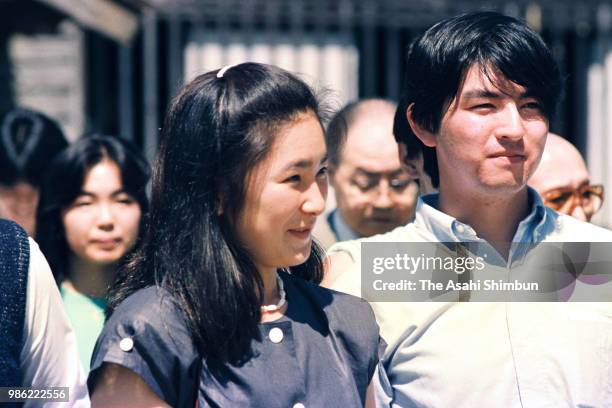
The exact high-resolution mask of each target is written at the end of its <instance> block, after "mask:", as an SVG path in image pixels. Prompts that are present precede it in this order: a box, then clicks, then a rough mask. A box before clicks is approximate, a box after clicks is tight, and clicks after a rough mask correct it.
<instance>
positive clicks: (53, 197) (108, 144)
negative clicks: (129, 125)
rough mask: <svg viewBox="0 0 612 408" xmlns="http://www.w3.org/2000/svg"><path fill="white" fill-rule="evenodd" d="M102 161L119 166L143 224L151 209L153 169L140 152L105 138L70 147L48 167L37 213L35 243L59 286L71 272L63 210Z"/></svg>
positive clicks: (89, 138) (118, 140)
mask: <svg viewBox="0 0 612 408" xmlns="http://www.w3.org/2000/svg"><path fill="white" fill-rule="evenodd" d="M103 160H110V161H112V162H113V163H115V164H117V166H118V167H119V171H120V173H121V181H122V184H123V188H124V190H125V191H126V192H127V193H128V194H129V195H130V196H132V197H133V198H134V199H135V200H136V201H137V202H138V204H139V206H140V209H141V212H142V214H143V216H142V217H141V223H140V224H141V226H142V225H143V222H144V215H145V214H146V212H147V210H148V200H147V196H146V185H147V182H148V180H149V177H150V170H149V165H148V164H147V162H146V160H145V159H144V157H143V156H142V155H141V154H140V153H139V152H138V150H136V148H135V147H134V146H132V145H131V144H130V143H128V142H127V141H125V140H123V139H121V138H117V137H113V136H105V135H89V136H84V137H82V138H81V139H79V140H78V141H76V142H75V143H73V144H72V145H70V146H69V147H68V148H66V149H65V150H63V151H62V152H61V153H60V154H58V155H57V157H55V159H54V160H53V161H52V162H51V163H50V164H49V167H48V169H47V174H46V175H45V177H44V178H43V181H42V184H41V189H40V202H39V204H38V210H37V214H36V222H37V224H36V225H37V230H36V240H37V242H38V244H39V245H40V248H41V251H42V252H43V253H44V254H45V257H46V258H47V260H48V261H49V265H50V266H51V270H52V271H53V274H54V275H55V279H56V281H57V282H58V283H60V282H61V281H62V280H63V279H64V278H65V277H66V274H67V273H68V259H69V256H68V255H69V253H70V248H69V247H68V243H67V242H66V232H65V230H64V225H63V222H62V217H61V211H62V210H63V209H64V208H66V207H68V206H69V205H70V204H71V203H72V202H73V201H74V200H75V199H76V198H77V197H78V196H79V194H80V193H81V191H82V188H83V182H84V181H85V176H86V175H87V172H88V171H89V170H90V169H91V168H92V167H94V166H95V165H96V164H98V163H100V162H102V161H103Z"/></svg>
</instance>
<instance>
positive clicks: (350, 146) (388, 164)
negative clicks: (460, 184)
mask: <svg viewBox="0 0 612 408" xmlns="http://www.w3.org/2000/svg"><path fill="white" fill-rule="evenodd" d="M383 119H387V120H383ZM392 127H393V116H392V115H389V117H388V118H387V117H384V116H383V117H381V118H380V119H377V118H373V117H370V118H364V119H362V120H357V121H356V122H355V123H353V124H351V126H350V128H349V131H348V134H347V138H346V141H345V143H344V146H343V148H342V153H341V157H340V160H339V163H338V166H337V167H335V168H333V171H332V173H331V180H332V184H333V186H334V190H335V193H336V203H337V207H338V211H339V212H340V215H341V216H342V218H343V219H344V221H345V222H346V223H347V225H348V226H349V227H350V228H351V229H352V230H353V231H355V232H356V233H357V234H359V235H360V236H371V235H375V234H381V233H383V232H387V231H389V230H391V229H393V228H395V227H397V226H399V225H404V224H405V223H407V222H408V221H409V220H410V219H411V218H412V216H413V215H414V208H415V205H416V199H417V192H418V186H417V183H416V182H415V181H414V178H415V177H417V176H416V172H415V171H412V172H410V171H408V169H407V168H406V167H405V166H402V163H401V162H400V156H399V148H398V145H397V143H396V141H395V139H394V137H393V133H392Z"/></svg>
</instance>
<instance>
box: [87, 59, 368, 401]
mask: <svg viewBox="0 0 612 408" xmlns="http://www.w3.org/2000/svg"><path fill="white" fill-rule="evenodd" d="M326 156H327V155H326V148H325V142H324V137H323V129H322V126H321V122H320V106H319V103H318V102H317V99H316V98H315V96H314V95H313V93H312V91H311V90H310V88H309V87H308V86H307V85H306V84H304V83H303V82H302V81H300V80H299V79H297V78H296V77H295V76H293V75H291V74H289V73H288V72H286V71H283V70H281V69H279V68H276V67H273V66H268V65H261V64H254V63H245V64H240V65H238V66H233V67H229V68H223V69H221V70H219V71H215V72H209V73H207V74H204V75H201V76H199V77H197V78H196V79H195V80H193V81H192V82H191V83H189V84H188V85H186V86H185V87H184V88H183V89H182V91H181V92H180V93H179V95H178V96H177V97H176V98H175V99H174V101H173V102H172V105H171V107H170V109H169V112H168V114H167V116H166V120H165V123H164V127H163V131H162V137H161V146H160V151H159V155H158V159H157V163H156V165H155V167H154V177H153V194H152V201H151V212H150V224H149V228H148V229H147V231H146V234H145V236H144V241H143V245H142V246H141V248H140V249H139V250H138V251H137V253H136V254H135V256H134V257H133V259H132V260H131V262H130V263H129V265H128V269H127V273H126V275H125V279H123V280H122V282H120V284H119V285H118V286H117V287H116V288H115V292H114V295H112V297H111V300H110V307H111V309H112V314H111V315H110V318H109V320H108V322H107V324H106V326H105V328H104V331H103V333H102V335H101V336H100V339H99V340H98V344H97V346H96V350H95V351H94V357H93V359H92V371H91V373H90V377H89V387H90V391H91V392H92V398H93V399H92V403H93V406H95V407H103V406H123V407H127V406H168V405H170V406H174V407H177V406H178V407H183V406H185V407H193V406H194V404H198V406H199V407H234V406H253V407H264V406H265V407H291V406H295V407H300V406H302V407H303V406H331V405H333V406H360V405H363V404H364V403H365V400H366V389H367V387H368V384H369V382H370V379H371V378H372V375H373V372H374V369H375V367H376V364H377V362H378V350H379V335H378V326H377V325H376V322H375V320H374V317H373V314H372V311H371V309H370V307H369V305H368V304H367V303H366V302H365V301H362V300H360V299H358V298H354V297H351V296H349V295H344V294H340V293H336V292H332V291H330V290H327V289H324V288H321V287H319V286H318V285H317V284H318V282H320V280H321V278H322V274H323V269H322V258H321V255H322V254H321V249H320V248H319V247H318V246H317V245H316V243H314V242H313V241H312V237H311V231H312V228H313V226H314V223H315V220H316V217H317V216H318V215H320V214H321V212H322V211H323V209H324V207H325V198H326V194H327V175H326V160H327V159H326Z"/></svg>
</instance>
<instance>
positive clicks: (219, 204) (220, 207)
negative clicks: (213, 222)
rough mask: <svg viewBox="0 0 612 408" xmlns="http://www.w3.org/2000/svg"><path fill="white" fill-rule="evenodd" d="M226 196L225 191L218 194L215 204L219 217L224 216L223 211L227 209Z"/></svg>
mask: <svg viewBox="0 0 612 408" xmlns="http://www.w3.org/2000/svg"><path fill="white" fill-rule="evenodd" d="M225 197H226V196H225V194H224V193H219V195H218V196H217V200H216V204H215V212H216V213H217V217H220V216H222V215H223V212H224V211H225V205H226V204H227V200H226V199H225Z"/></svg>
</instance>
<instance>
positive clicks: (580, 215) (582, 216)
mask: <svg viewBox="0 0 612 408" xmlns="http://www.w3.org/2000/svg"><path fill="white" fill-rule="evenodd" d="M569 215H571V216H572V217H574V218H577V219H579V220H580V221H585V222H589V221H590V219H591V217H590V216H589V215H588V214H587V213H586V211H584V208H582V206H581V205H575V206H574V209H573V210H572V212H571V213H570V214H569Z"/></svg>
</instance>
